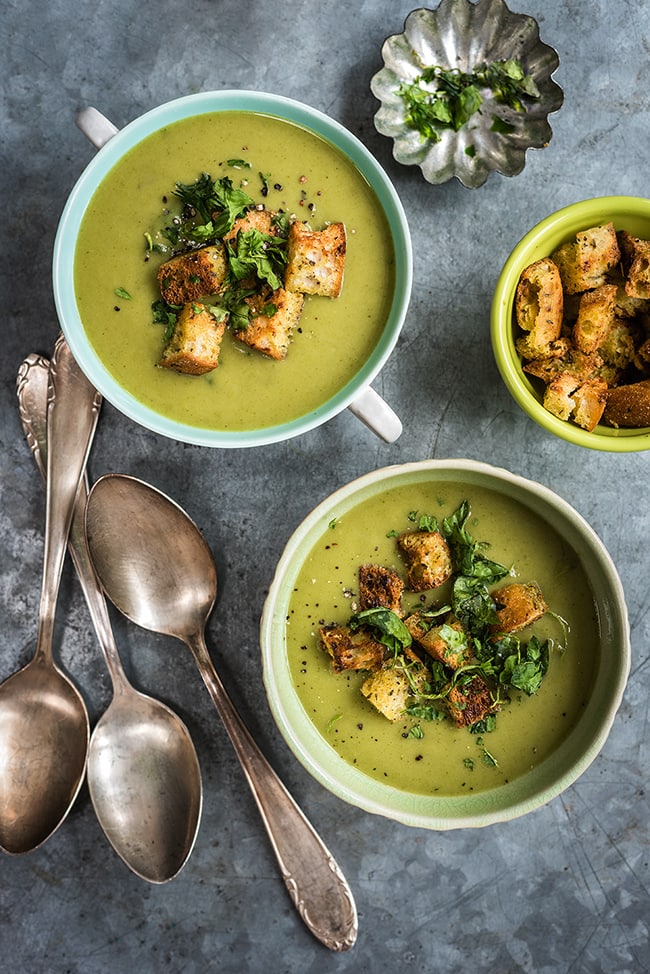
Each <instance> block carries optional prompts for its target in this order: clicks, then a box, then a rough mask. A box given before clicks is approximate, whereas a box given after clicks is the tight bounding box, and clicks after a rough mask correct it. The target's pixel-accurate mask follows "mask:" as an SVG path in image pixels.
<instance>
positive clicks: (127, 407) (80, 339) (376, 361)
mask: <svg viewBox="0 0 650 974" xmlns="http://www.w3.org/2000/svg"><path fill="white" fill-rule="evenodd" d="M219 111H239V112H251V113H254V114H260V115H270V116H273V117H275V118H278V119H280V120H282V121H286V122H289V123H293V124H295V125H299V126H300V127H302V128H304V129H306V130H307V131H310V132H312V133H313V134H314V135H315V136H317V137H319V138H321V139H323V140H325V141H327V142H329V143H330V144H331V145H333V146H334V147H335V148H336V149H338V150H339V151H340V152H343V153H344V154H345V155H346V156H347V157H348V159H350V160H351V162H352V163H353V164H354V165H355V166H356V168H357V170H358V171H359V172H360V173H361V175H362V176H363V177H364V178H365V180H366V181H367V182H368V183H369V185H370V186H371V187H372V189H373V190H374V193H375V195H376V197H377V200H378V202H379V205H380V206H381V207H382V209H383V212H384V214H385V217H386V220H387V223H388V226H389V229H390V233H391V235H392V239H393V249H394V254H395V290H394V294H393V300H392V302H391V307H390V310H389V313H388V316H387V319H386V323H385V325H384V328H383V331H382V333H381V336H380V339H379V341H378V342H377V344H376V346H375V348H374V349H373V351H372V353H371V354H370V355H369V357H368V359H367V360H366V362H365V363H364V365H363V366H362V367H361V369H359V371H358V372H357V373H356V375H354V376H353V377H352V379H350V380H349V381H348V382H347V383H346V384H345V385H344V386H343V387H342V388H341V389H340V390H339V391H338V392H337V393H335V395H334V396H332V397H330V398H329V399H328V400H327V401H326V402H324V403H323V404H322V405H321V406H319V407H318V408H317V409H314V410H311V411H310V412H308V413H306V414H304V415H302V416H300V417H298V418H296V419H294V420H291V421H289V422H286V423H281V424H278V425H275V426H269V427H263V428H261V429H256V430H244V431H228V430H214V429H207V428H203V427H198V426H192V425H190V424H186V423H181V422H178V421H176V420H173V419H170V418H168V417H166V416H162V415H161V414H160V413H157V412H156V411H155V410H152V409H150V408H149V407H148V406H145V405H144V404H143V403H141V402H139V401H138V400H137V399H136V398H135V397H134V396H132V395H131V394H130V393H129V392H127V391H126V390H125V389H124V388H123V387H122V386H121V385H120V384H119V383H118V382H117V381H116V380H115V378H114V377H113V376H112V375H111V373H110V372H109V371H108V369H107V368H106V367H105V366H104V364H103V362H102V361H101V359H100V358H99V356H98V355H97V353H96V352H95V350H94V348H93V347H92V345H91V344H90V342H89V341H88V339H87V337H86V335H85V331H84V327H83V323H82V321H81V318H80V315H79V311H78V308H77V303H76V298H75V293H74V276H73V268H74V253H75V247H76V240H77V234H78V231H79V227H80V225H81V222H82V220H83V216H84V214H85V211H86V208H87V206H88V204H89V203H90V201H91V199H92V197H93V195H94V192H95V190H96V189H97V186H98V185H99V183H100V182H101V180H102V179H103V178H104V177H105V176H106V175H107V174H108V172H109V171H110V170H111V169H112V168H113V166H115V165H116V164H117V162H119V160H120V159H121V158H122V157H123V155H124V154H125V153H127V152H129V151H130V150H131V149H132V148H134V146H135V145H136V144H138V143H139V142H140V141H141V140H142V139H144V138H147V137H148V136H149V135H151V134H152V133H153V132H155V131H156V130H157V129H159V128H160V127H162V126H163V125H170V124H173V123H174V122H178V121H181V120H183V119H185V118H187V117H189V116H192V115H202V114H208V113H211V112H219ZM52 280H53V289H54V302H55V306H56V310H57V314H58V316H59V321H60V324H61V329H62V331H63V333H64V335H65V337H66V340H67V342H68V344H69V346H70V349H71V351H72V354H73V355H74V357H75V359H76V360H77V362H78V364H79V366H80V368H81V369H82V370H83V372H84V373H85V375H86V376H87V378H88V379H89V380H90V382H92V383H93V385H94V386H95V387H96V388H97V389H98V390H99V392H101V394H102V395H103V396H104V398H105V399H106V400H107V401H108V402H110V403H111V404H112V405H113V406H115V407H116V408H117V409H118V410H119V411H120V412H121V413H123V414H124V415H125V416H127V417H128V418H129V419H132V420H133V421H134V422H136V423H138V424H139V425H140V426H143V427H145V428H147V429H150V430H152V431H154V432H156V433H160V434H162V435H163V436H167V437H170V438H172V439H175V440H180V441H182V442H187V443H193V444H197V445H200V446H213V447H245V446H262V445H265V444H271V443H276V442H278V441H281V440H286V439H290V438H292V437H294V436H298V435H300V434H301V433H305V432H307V431H309V430H311V429H314V428H315V427H317V426H320V425H321V424H323V423H325V422H327V421H328V420H329V419H331V418H333V417H334V416H336V415H337V414H338V413H340V412H341V411H342V410H343V409H345V408H346V407H347V406H349V405H350V404H351V403H353V402H354V401H355V399H357V398H358V397H359V396H360V395H361V394H362V393H363V392H364V390H365V389H366V388H367V387H368V386H369V385H370V384H371V382H372V381H373V379H374V378H375V377H376V376H377V374H378V373H379V372H380V370H381V369H382V368H383V366H384V364H385V363H386V361H387V359H388V358H389V356H390V354H391V352H392V351H393V348H394V347H395V344H396V343H397V339H398V337H399V333H400V331H401V328H402V325H403V323H404V319H405V317H406V313H407V310H408V306H409V301H410V297H411V289H412V283H413V254H412V246H411V237H410V231H409V227H408V222H407V219H406V214H405V212H404V208H403V206H402V203H401V200H400V198H399V196H398V194H397V191H396V190H395V188H394V186H393V184H392V183H391V181H390V179H389V177H388V175H387V174H386V172H385V171H384V169H383V168H382V166H381V165H380V164H379V162H378V161H377V160H376V159H375V158H374V156H373V155H372V153H371V152H370V150H369V149H367V148H366V146H365V145H364V144H363V143H362V142H361V141H360V139H358V138H357V136H355V135H354V134H353V133H352V132H350V131H349V130H348V129H346V128H345V126H344V125H342V124H341V123H340V122H338V121H336V120H335V119H333V118H331V117H330V116H328V115H326V114H324V113H323V112H321V111H319V110H318V109H316V108H312V107H311V106H309V105H306V104H304V103H303V102H299V101H296V100H295V99H291V98H287V97H285V96H283V95H275V94H272V93H269V92H259V91H252V90H245V89H241V90H240V89H224V90H221V91H204V92H198V93H196V94H191V95H185V96H183V97H181V98H176V99H174V100H172V101H168V102H165V103H164V104H162V105H159V106H157V107H156V108H153V109H151V110H149V111H147V112H145V113H144V114H142V115H140V116H138V117H137V118H136V119H134V120H133V121H131V122H129V123H128V124H127V125H125V126H124V128H122V129H120V130H118V132H117V133H116V135H114V136H113V137H112V138H111V139H109V140H108V142H106V144H105V145H103V146H102V148H101V149H99V150H98V152H97V155H96V156H95V157H94V158H93V159H92V160H91V161H90V163H89V164H88V165H87V166H86V168H85V169H84V170H83V172H82V174H81V176H80V177H79V179H78V180H77V182H76V184H75V186H74V187H73V189H72V191H71V193H70V195H69V197H68V199H67V201H66V204H65V206H64V209H63V212H62V214H61V218H60V220H59V224H58V227H57V231H56V236H55V241H54V251H53V259H52Z"/></svg>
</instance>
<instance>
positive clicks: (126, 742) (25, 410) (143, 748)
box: [18, 356, 203, 883]
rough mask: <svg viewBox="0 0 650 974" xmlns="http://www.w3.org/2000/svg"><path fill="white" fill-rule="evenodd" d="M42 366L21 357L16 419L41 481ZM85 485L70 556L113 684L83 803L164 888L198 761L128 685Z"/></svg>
mask: <svg viewBox="0 0 650 974" xmlns="http://www.w3.org/2000/svg"><path fill="white" fill-rule="evenodd" d="M48 364H49V363H48V361H47V359H45V358H42V357H40V356H30V357H29V358H28V359H26V360H25V367H24V374H23V381H22V383H21V385H20V388H19V390H18V398H19V403H20V417H21V420H22V424H23V429H24V430H25V435H26V437H27V441H28V443H29V445H30V448H31V450H32V453H33V454H34V459H35V460H36V465H37V467H38V469H39V470H40V472H41V474H42V475H43V477H46V475H47V474H46V458H47V429H46V421H45V417H46V408H47V386H48ZM87 496H88V488H87V484H86V480H85V478H84V480H83V481H82V483H81V486H80V489H79V493H78V495H77V501H76V504H75V510H74V516H73V519H72V527H71V529H70V554H71V556H72V561H73V563H74V566H75V568H76V571H77V575H78V576H79V580H80V582H81V586H82V589H83V592H84V595H85V598H86V602H87V604H88V609H89V611H90V616H91V619H92V621H93V624H94V627H95V631H96V633H97V638H98V640H99V644H100V646H101V648H102V650H103V653H104V658H105V660H106V665H107V667H108V671H109V674H110V677H111V680H112V684H113V698H112V700H111V703H110V705H109V707H108V709H107V710H106V712H105V713H104V714H103V716H102V717H101V719H100V720H99V722H98V723H97V725H96V727H95V729H94V731H93V733H92V735H91V738H90V749H89V752H88V768H87V775H88V788H89V791H90V797H91V801H92V803H93V807H94V809H95V812H96V814H97V818H98V819H99V823H100V825H101V827H102V829H103V830H104V832H105V834H106V836H107V838H108V840H109V842H110V843H111V845H112V846H113V848H114V849H115V851H116V852H117V854H118V855H119V856H120V858H121V859H123V861H124V862H125V863H126V864H127V866H129V868H130V869H132V870H133V872H134V873H136V875H138V876H140V877H141V878H142V879H145V880H147V881H148V882H150V883H164V882H167V881H168V880H170V879H172V878H173V877H174V876H176V875H177V874H178V873H179V872H180V870H181V869H182V867H183V866H184V865H185V863H186V862H187V860H188V858H189V855H190V853H191V851H192V848H193V846H194V842H195V839H196V835H197V831H198V827H199V823H200V817H201V805H202V790H203V789H202V784H201V772H200V769H199V762H198V758H197V755H196V751H195V749H194V744H193V743H192V738H191V737H190V734H189V731H188V730H187V727H186V726H185V724H184V723H183V721H182V720H181V719H180V717H178V715H177V714H175V713H174V711H173V710H171V709H170V708H169V707H167V706H166V705H165V704H163V703H162V702H161V701H159V700H155V699H153V698H152V697H149V696H147V695H146V694H143V693H140V692H139V691H138V690H136V689H135V688H134V687H133V686H132V685H131V684H130V682H129V681H128V679H127V677H126V674H125V672H124V668H123V666H122V663H121V660H120V657H119V653H118V650H117V646H116V644H115V638H114V636H113V632H112V629H111V623H110V618H109V615H108V609H107V606H106V600H105V599H104V595H103V593H102V591H101V589H100V586H99V583H98V581H97V578H96V576H95V572H94V569H93V567H92V564H91V561H90V557H89V555H88V549H87V547H86V541H85V536H84V511H85V506H86V498H87Z"/></svg>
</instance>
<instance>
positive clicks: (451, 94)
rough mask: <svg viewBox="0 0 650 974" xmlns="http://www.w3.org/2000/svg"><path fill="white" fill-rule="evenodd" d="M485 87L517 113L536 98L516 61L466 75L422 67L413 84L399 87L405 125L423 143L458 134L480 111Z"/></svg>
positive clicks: (481, 67)
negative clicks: (446, 133) (444, 133)
mask: <svg viewBox="0 0 650 974" xmlns="http://www.w3.org/2000/svg"><path fill="white" fill-rule="evenodd" d="M486 88H487V89H489V90H490V91H491V92H492V95H493V97H494V100H495V101H497V102H499V103H500V104H503V105H506V106H507V107H508V108H511V109H513V110H514V111H516V112H524V111H525V110H526V108H525V105H524V101H523V99H525V98H528V99H533V100H534V99H537V98H539V90H538V88H537V85H536V84H535V81H534V80H533V78H532V77H531V76H530V75H529V74H526V72H525V71H524V69H523V67H522V65H521V63H520V62H519V61H518V60H517V59H516V58H508V59H504V60H499V61H493V62H491V63H484V64H480V65H477V66H476V67H475V68H473V70H471V71H468V72H466V71H461V70H460V69H459V68H443V67H441V66H440V65H433V66H430V67H425V68H423V70H422V72H421V73H420V74H419V75H418V76H417V77H416V78H415V80H414V81H412V82H404V83H403V84H401V85H400V86H399V88H398V94H399V95H400V97H401V98H402V100H403V102H404V104H405V107H406V123H407V125H409V126H410V127H411V128H414V129H415V130H416V131H417V132H419V133H420V137H421V139H422V141H424V142H439V141H440V138H441V131H443V130H444V129H453V130H454V131H455V132H458V131H459V130H460V129H461V128H462V127H463V126H464V125H466V124H467V122H468V121H469V120H470V118H471V117H472V115H474V114H475V113H476V112H478V111H479V110H480V108H481V105H482V104H483V96H482V94H481V90H484V89H486ZM505 124H508V123H505ZM493 129H494V126H493Z"/></svg>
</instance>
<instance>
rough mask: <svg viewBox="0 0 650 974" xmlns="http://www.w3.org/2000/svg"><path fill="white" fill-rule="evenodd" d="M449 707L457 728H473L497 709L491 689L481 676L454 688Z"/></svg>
mask: <svg viewBox="0 0 650 974" xmlns="http://www.w3.org/2000/svg"><path fill="white" fill-rule="evenodd" d="M447 706H448V707H449V714H450V716H451V718H452V720H453V721H454V723H455V724H456V726H457V727H471V726H472V724H476V723H477V721H479V720H484V719H485V717H487V716H488V714H490V713H493V712H494V711H495V710H496V709H497V707H496V704H495V702H494V700H493V699H492V694H491V693H490V688H489V687H488V685H487V683H486V682H485V680H483V679H482V678H481V677H480V676H475V677H474V679H473V680H470V682H469V683H464V684H457V685H456V686H455V687H452V689H451V690H450V691H449V696H448V698H447Z"/></svg>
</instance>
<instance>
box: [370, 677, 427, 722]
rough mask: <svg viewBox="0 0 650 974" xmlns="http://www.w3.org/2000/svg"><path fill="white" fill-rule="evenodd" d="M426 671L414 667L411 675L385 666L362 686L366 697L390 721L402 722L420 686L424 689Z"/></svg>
mask: <svg viewBox="0 0 650 974" xmlns="http://www.w3.org/2000/svg"><path fill="white" fill-rule="evenodd" d="M426 679H427V676H426V670H425V668H424V667H423V666H419V667H417V668H415V667H413V668H411V670H410V671H409V675H408V676H407V674H406V673H405V672H404V670H403V669H402V668H401V667H396V666H393V665H392V664H391V665H390V666H384V667H382V669H381V670H378V671H377V672H376V673H373V674H372V676H369V677H368V679H367V680H365V681H364V682H363V684H362V685H361V692H362V693H363V695H364V697H366V698H367V700H368V701H369V702H370V703H371V704H372V705H373V707H375V709H376V710H378V711H379V712H380V713H381V714H383V716H384V717H386V718H388V720H392V721H396V720H400V718H401V717H403V716H404V711H405V710H406V708H407V707H408V705H409V701H410V700H411V699H412V698H413V697H414V696H415V693H416V692H417V688H418V686H419V687H420V689H422V690H423V689H424V685H425V683H426Z"/></svg>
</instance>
